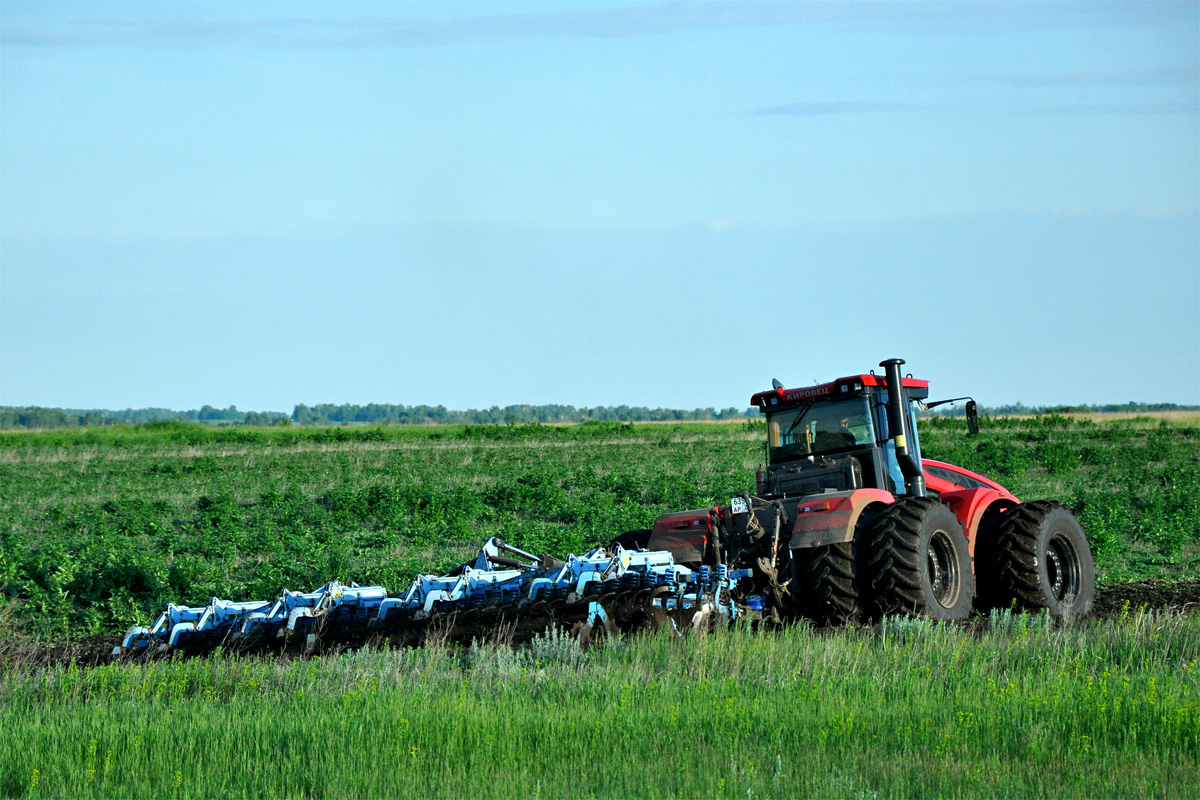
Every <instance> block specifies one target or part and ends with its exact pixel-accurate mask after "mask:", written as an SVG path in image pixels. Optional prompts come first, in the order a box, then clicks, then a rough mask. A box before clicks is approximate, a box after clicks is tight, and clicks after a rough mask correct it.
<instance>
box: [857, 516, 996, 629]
mask: <svg viewBox="0 0 1200 800" xmlns="http://www.w3.org/2000/svg"><path fill="white" fill-rule="evenodd" d="M867 578H868V581H867V584H868V587H869V589H870V592H871V595H872V605H873V608H874V610H875V612H876V613H877V614H878V615H880V616H882V615H884V614H894V613H909V614H919V615H922V616H926V617H931V618H933V619H937V620H957V619H965V618H966V616H967V615H968V614H970V613H971V598H972V596H973V595H974V590H975V581H974V578H973V576H972V574H971V555H970V551H969V550H968V548H967V538H966V536H964V535H963V529H962V525H960V524H959V522H958V518H957V517H955V516H954V512H953V511H951V510H950V509H949V508H948V507H947V506H946V505H944V504H943V503H942V502H941V501H940V500H935V499H934V498H932V497H902V498H900V499H898V500H897V501H896V502H895V503H893V504H892V505H890V506H888V507H887V508H886V509H885V510H884V511H883V513H881V514H880V515H879V516H878V517H877V518H876V519H875V522H874V524H873V525H872V527H871V536H870V556H869V558H868V560H867Z"/></svg>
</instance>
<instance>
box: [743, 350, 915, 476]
mask: <svg viewBox="0 0 1200 800" xmlns="http://www.w3.org/2000/svg"><path fill="white" fill-rule="evenodd" d="M900 363H903V362H900ZM895 366H896V372H897V375H896V380H897V384H898V386H897V388H898V389H899V391H898V392H891V391H889V386H888V382H887V379H886V378H885V377H884V376H878V375H875V374H874V373H871V374H868V375H852V376H849V377H845V378H839V379H838V380H836V381H832V382H830V383H825V384H821V385H818V386H810V387H806V388H804V389H784V388H782V387H777V388H775V389H774V390H772V391H767V392H760V393H758V394H756V395H754V397H753V398H751V402H752V403H753V404H754V405H756V406H758V408H759V409H760V410H761V411H762V412H763V413H764V414H765V415H766V417H767V458H766V463H767V471H766V474H765V475H764V476H763V480H762V481H761V484H762V485H760V486H759V487H758V492H759V494H760V496H766V497H779V496H792V495H808V494H819V493H821V492H826V491H839V492H842V491H851V490H854V489H882V490H883V491H887V492H891V493H892V494H893V495H903V494H923V482H922V486H920V487H919V488H918V487H917V486H915V485H914V484H915V483H916V481H914V480H913V478H914V477H919V472H920V471H919V469H917V470H916V472H917V473H918V475H917V476H912V475H909V474H908V473H911V472H913V469H912V468H911V467H910V468H909V470H908V473H906V469H905V468H906V464H905V461H906V460H907V461H908V462H909V464H920V458H921V452H920V443H919V442H918V440H917V427H916V424H915V419H914V417H913V404H914V402H915V401H918V400H923V399H925V398H926V397H928V396H929V383H928V382H927V381H920V380H916V379H913V378H900V377H899V374H898V373H899V370H898V365H895ZM893 394H895V395H898V397H899V399H898V401H897V402H896V403H895V404H894V405H893V403H892V402H891V398H892V396H893ZM897 445H899V448H898V447H897Z"/></svg>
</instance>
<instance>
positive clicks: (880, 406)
mask: <svg viewBox="0 0 1200 800" xmlns="http://www.w3.org/2000/svg"><path fill="white" fill-rule="evenodd" d="M887 402H888V396H887V392H880V393H879V394H878V395H877V396H876V400H875V408H874V411H875V427H876V429H877V430H878V431H879V441H881V442H883V448H882V449H883V460H884V468H885V470H886V471H887V474H888V477H890V478H891V480H892V483H893V484H894V485H895V489H894V490H893V493H894V494H906V493H907V491H908V490H907V489H905V487H904V473H903V472H902V471H901V469H900V462H899V461H897V460H896V442H895V441H894V440H893V438H892V435H891V432H890V431H889V430H888V420H887ZM913 406H914V403H912V402H910V403H909V404H908V416H907V420H906V421H907V424H908V429H909V431H910V436H909V441H908V451H909V453H910V454H911V455H912V457H913V459H914V460H915V461H916V462H917V463H918V464H920V463H921V442H920V439H919V438H918V437H917V419H916V416H915V415H914V414H913Z"/></svg>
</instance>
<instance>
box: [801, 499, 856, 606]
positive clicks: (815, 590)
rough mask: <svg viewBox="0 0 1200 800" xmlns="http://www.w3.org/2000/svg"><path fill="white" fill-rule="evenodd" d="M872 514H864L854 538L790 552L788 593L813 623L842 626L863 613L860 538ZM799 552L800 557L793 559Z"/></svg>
mask: <svg viewBox="0 0 1200 800" xmlns="http://www.w3.org/2000/svg"><path fill="white" fill-rule="evenodd" d="M871 520H872V516H871V515H869V514H867V513H864V514H863V516H862V517H861V518H860V520H859V523H858V526H857V528H856V530H855V532H854V538H853V539H851V540H850V541H848V542H842V543H841V544H831V545H826V546H825V547H815V548H812V549H808V550H798V551H792V557H793V561H792V563H793V565H794V570H793V575H792V580H793V584H792V586H791V587H789V588H791V590H792V594H793V596H794V597H795V598H796V605H797V608H798V609H799V610H800V613H801V614H803V615H804V616H806V617H808V618H809V619H811V620H812V621H813V622H815V623H816V624H817V625H845V624H846V623H848V622H854V621H856V620H858V619H860V618H862V617H863V616H864V615H865V613H866V608H865V607H864V606H865V600H866V586H865V582H864V581H863V580H862V579H861V576H862V575H863V573H864V572H865V569H864V565H863V563H862V557H861V553H862V540H863V537H864V536H867V535H869V534H868V532H869V531H870V529H871ZM801 553H803V554H804V555H803V557H801V558H797V556H800V554H801Z"/></svg>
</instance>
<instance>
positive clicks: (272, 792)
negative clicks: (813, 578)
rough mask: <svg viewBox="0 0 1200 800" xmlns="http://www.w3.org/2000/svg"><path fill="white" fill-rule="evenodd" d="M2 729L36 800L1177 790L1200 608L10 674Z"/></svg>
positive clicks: (1184, 761)
mask: <svg viewBox="0 0 1200 800" xmlns="http://www.w3.org/2000/svg"><path fill="white" fill-rule="evenodd" d="M0 729H2V730H3V731H4V732H5V735H4V736H3V737H2V738H0V792H2V793H3V794H4V795H5V796H20V797H206V798H207V797H246V796H265V797H299V796H306V797H422V798H426V797H468V796H469V797H518V796H519V797H755V796H760V797H874V796H885V797H887V796H905V797H979V796H986V797H992V796H1018V797H1032V796H1054V797H1132V796H1145V797H1164V796H1165V797H1179V796H1189V795H1194V793H1195V790H1196V786H1197V785H1200V618H1198V617H1196V616H1180V615H1174V614H1167V613H1161V612H1160V613H1139V614H1133V615H1128V616H1125V617H1123V618H1120V619H1114V620H1110V621H1106V622H1104V623H1095V622H1093V623H1091V624H1084V625H1076V626H1072V627H1068V628H1065V629H1055V627H1054V626H1053V625H1051V624H1050V623H1049V621H1048V620H1047V619H1045V618H1044V617H1042V618H1039V617H1015V618H1014V617H1009V616H1007V615H1006V614H1000V615H997V616H996V617H995V618H994V619H993V622H992V625H991V626H990V630H988V631H987V632H983V633H980V632H973V631H970V630H965V629H962V628H956V627H948V626H942V625H937V624H932V623H929V622H926V621H915V620H889V621H887V622H886V623H885V624H882V625H879V626H875V627H869V628H858V629H851V630H848V631H842V632H839V633H834V634H817V633H814V632H813V631H811V630H810V629H808V628H806V627H805V626H794V627H792V628H790V629H787V630H785V631H783V632H779V633H775V634H773V635H761V634H756V633H752V632H750V631H748V630H746V629H744V628H735V629H733V630H731V631H728V632H724V633H717V634H713V635H709V636H707V637H689V638H687V639H674V638H670V637H667V636H651V637H644V638H639V639H635V640H633V641H629V642H613V643H610V644H609V645H608V646H606V647H603V648H599V649H594V650H589V651H586V652H585V651H581V650H579V649H578V646H577V645H576V644H575V643H574V642H573V641H572V640H570V639H568V638H565V637H555V636H549V637H546V638H543V639H539V640H536V641H535V642H534V643H533V644H532V645H531V646H530V647H528V648H524V649H510V648H508V647H506V646H503V645H476V646H474V647H472V648H470V649H438V648H432V649H421V650H396V651H382V652H377V651H369V650H363V651H357V652H352V653H348V654H345V655H343V656H341V657H339V658H336V659H323V660H314V661H269V660H253V659H208V660H191V661H184V662H176V663H158V664H151V665H147V666H142V667H135V666H129V665H120V666H110V667H104V668H99V669H93V670H87V671H81V670H77V669H74V668H65V669H64V668H56V669H50V670H44V671H32V672H30V671H25V670H21V669H17V668H11V667H10V669H9V670H8V672H7V673H6V674H5V675H4V676H3V678H2V679H0Z"/></svg>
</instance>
